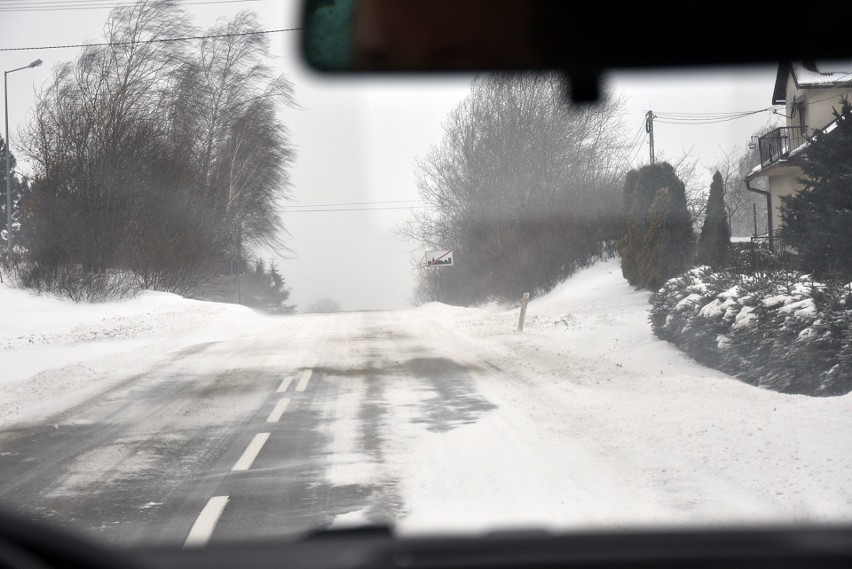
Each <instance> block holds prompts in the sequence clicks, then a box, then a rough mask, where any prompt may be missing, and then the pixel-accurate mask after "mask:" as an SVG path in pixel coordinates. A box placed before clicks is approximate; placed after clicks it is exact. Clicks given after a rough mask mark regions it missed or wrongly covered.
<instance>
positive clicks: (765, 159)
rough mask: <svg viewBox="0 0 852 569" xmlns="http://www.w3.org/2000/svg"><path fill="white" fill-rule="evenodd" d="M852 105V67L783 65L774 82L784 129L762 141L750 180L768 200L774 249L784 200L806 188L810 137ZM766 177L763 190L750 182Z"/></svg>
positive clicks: (850, 64)
mask: <svg viewBox="0 0 852 569" xmlns="http://www.w3.org/2000/svg"><path fill="white" fill-rule="evenodd" d="M844 95H846V96H849V97H850V100H852V62H850V61H842V62H825V63H823V62H798V63H782V64H780V65H779V66H778V73H777V75H776V77H775V90H774V91H773V93H772V104H773V105H784V106H785V113H784V115H785V116H786V124H785V126H782V127H779V128H776V129H775V130H773V131H770V132H769V133H767V134H765V135H764V136H761V137H759V138H758V148H759V150H760V166H758V167H756V168H755V169H754V170H752V172H751V173H749V175H748V176H746V179H745V182H746V187H747V188H748V189H749V190H751V191H753V192H756V193H760V194H763V195H764V196H766V202H767V204H766V205H767V211H768V212H769V213H770V215H768V216H767V219H768V225H769V227H768V234H767V236H768V237H769V240H770V246H771V245H772V241H773V237H774V234H775V232H777V231H778V229H780V228H781V209H780V208H781V205H782V202H781V197H782V196H788V195H791V194H794V193H796V192H798V191H799V190H801V189H802V184H801V182H799V178H801V177H802V176H803V172H802V169H801V164H802V161H803V160H805V159H806V156H807V147H808V138H809V137H811V136H813V135H814V134H816V133H818V132H820V131H826V130H831V125H832V123H833V122H834V114H833V110H834V109H837V110H840V101H841V98H842V97H843V96H844ZM761 176H763V177H765V178H766V183H765V184H763V187H764V188H766V189H765V190H764V189H758V188H756V187H754V186H753V185H751V182H752V181H753V180H754V179H755V178H758V177H761Z"/></svg>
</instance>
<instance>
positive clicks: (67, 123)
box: [27, 0, 293, 293]
mask: <svg viewBox="0 0 852 569" xmlns="http://www.w3.org/2000/svg"><path fill="white" fill-rule="evenodd" d="M259 28H260V26H259V24H258V23H257V21H256V19H255V18H254V16H253V15H251V14H249V13H247V12H242V13H240V14H238V15H237V16H236V17H235V18H234V19H232V20H230V21H220V22H218V23H217V24H216V25H215V26H214V27H213V28H211V29H210V30H208V32H209V33H208V34H204V35H205V36H210V37H206V38H205V39H204V40H202V41H201V42H200V43H192V44H189V43H187V42H183V41H176V42H161V41H157V42H152V41H149V40H151V39H158V40H162V39H169V38H177V37H182V36H186V35H188V34H189V33H190V32H192V31H194V30H192V28H191V27H190V26H189V23H188V18H187V16H186V13H185V12H184V11H183V9H182V8H181V7H180V4H179V3H178V2H176V1H174V0H139V1H138V2H136V3H135V4H132V5H121V6H119V7H117V8H115V9H114V10H113V11H112V12H111V13H110V16H109V18H108V21H107V24H106V26H105V32H104V33H105V39H106V43H105V45H97V46H90V47H86V48H84V49H83V51H82V53H81V55H80V56H79V57H78V58H77V60H76V61H75V62H73V63H66V64H63V65H60V66H59V67H57V68H56V70H55V72H54V77H53V81H52V82H51V83H50V84H49V85H48V86H47V87H46V88H45V89H44V90H42V92H41V93H40V95H39V98H38V102H37V106H36V112H35V117H34V120H33V122H32V124H31V126H30V129H29V133H28V137H27V141H28V148H27V150H28V154H29V156H30V158H31V159H32V160H33V163H34V164H35V165H36V167H35V170H36V179H35V183H34V186H33V191H32V198H31V199H30V200H29V203H28V204H27V206H28V212H29V213H30V214H31V215H32V225H33V234H34V237H33V238H32V239H31V240H30V243H31V246H30V250H29V255H30V257H31V258H32V259H33V260H34V261H36V262H37V263H38V264H40V265H43V266H45V267H61V266H69V267H81V268H82V270H84V271H88V272H91V273H99V272H113V273H115V272H116V271H120V272H122V274H126V275H130V278H132V279H134V281H135V282H136V283H137V284H138V285H139V286H141V287H144V288H157V289H161V290H171V291H175V292H180V293H186V292H188V291H189V290H191V289H192V288H193V287H195V286H197V285H198V284H199V283H200V282H202V281H203V280H204V279H207V278H209V277H210V276H212V275H215V274H216V273H217V271H218V268H219V266H220V265H222V264H223V262H224V261H225V260H226V259H227V258H228V257H233V256H239V257H245V254H244V248H245V247H247V246H250V245H251V244H254V243H270V242H275V241H280V240H281V239H283V237H284V236H285V235H286V233H285V230H284V227H283V225H282V222H281V217H280V216H279V215H278V212H277V209H278V208H277V205H278V203H279V202H280V200H283V199H286V198H287V196H288V188H289V169H290V166H291V165H292V159H293V148H292V145H291V144H290V140H289V133H288V132H287V129H286V127H285V126H284V125H283V124H282V123H281V121H280V120H279V118H278V116H277V111H278V109H279V108H280V105H282V104H293V99H292V88H291V85H290V84H289V82H287V80H286V79H285V78H284V77H273V76H272V75H271V73H270V71H269V68H268V67H267V66H265V65H264V63H263V60H264V58H265V57H266V56H267V55H268V52H267V41H268V40H267V39H266V36H264V35H263V34H256V33H253V32H256V31H258V29H259ZM75 270H76V269H75ZM46 274H50V273H49V271H48V273H46Z"/></svg>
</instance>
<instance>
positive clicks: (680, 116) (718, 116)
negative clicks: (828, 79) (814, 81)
mask: <svg viewBox="0 0 852 569" xmlns="http://www.w3.org/2000/svg"><path fill="white" fill-rule="evenodd" d="M777 108H778V105H775V106H772V107H766V108H763V109H756V110H753V111H736V112H727V113H724V112H723V113H655V115H656V116H655V118H656V119H657V120H658V121H659V122H661V123H663V124H719V123H724V122H729V121H734V120H737V119H741V118H745V117H749V116H752V115H756V114H758V113H765V112H768V111H773V110H775V109H777Z"/></svg>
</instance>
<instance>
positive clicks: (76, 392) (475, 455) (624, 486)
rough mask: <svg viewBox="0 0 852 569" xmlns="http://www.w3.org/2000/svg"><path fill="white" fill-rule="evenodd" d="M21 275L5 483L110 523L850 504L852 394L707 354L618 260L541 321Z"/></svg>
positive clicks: (178, 528) (219, 526)
mask: <svg viewBox="0 0 852 569" xmlns="http://www.w3.org/2000/svg"><path fill="white" fill-rule="evenodd" d="M22 295H23V293H20V292H17V291H10V290H4V289H0V297H2V298H4V299H8V298H11V297H14V298H15V300H16V303H15V305H16V306H17V307H18V312H16V313H14V314H13V316H14V317H15V318H16V320H17V323H15V322H13V321H12V320H4V321H3V322H0V334H2V336H0V355H2V357H3V361H4V362H7V364H6V366H5V369H4V375H3V377H2V379H0V480H2V482H0V504H5V505H11V506H13V507H16V508H18V509H21V510H24V511H26V512H29V513H30V514H32V515H34V516H36V517H39V518H47V519H50V520H52V521H55V522H57V523H61V524H63V525H66V526H68V527H72V528H75V529H78V530H81V531H84V532H94V533H95V534H97V535H98V536H100V537H102V538H103V539H106V540H107V541H111V542H117V543H140V542H141V543H149V542H150V543H170V544H183V543H184V542H186V541H187V540H188V541H189V543H194V544H200V543H204V542H205V541H206V540H207V539H212V540H217V541H220V540H228V539H243V538H248V537H276V536H281V535H288V534H292V533H294V532H300V531H303V530H306V529H309V528H311V527H323V526H344V525H348V524H359V523H364V522H385V521H390V522H392V523H394V524H395V525H396V526H397V527H398V529H399V531H401V532H407V533H418V532H447V531H453V532H456V531H464V532H479V531H483V530H488V529H507V528H517V527H530V526H534V527H536V528H550V529H577V528H587V527H592V528H603V527H632V526H635V525H637V524H639V525H648V524H653V525H670V524H677V525H683V524H697V525H706V524H720V523H721V524H725V523H755V522H780V523H785V522H800V521H814V522H822V521H850V520H852V437H850V435H849V433H850V432H852V396H844V397H838V398H824V399H816V398H808V397H804V396H791V395H783V394H779V393H776V392H772V391H766V390H761V389H757V388H754V387H751V386H748V385H746V384H743V383H741V382H739V381H737V380H736V379H733V378H731V377H729V376H727V375H725V374H722V373H719V372H715V371H713V370H709V369H707V368H704V367H702V366H699V365H697V364H695V363H694V362H692V361H691V360H689V359H688V358H686V357H685V356H683V355H682V354H681V353H680V352H679V351H678V350H676V349H675V348H673V347H672V346H670V345H668V344H666V343H664V342H660V341H657V340H656V339H654V338H653V336H652V334H651V332H650V327H649V325H648V323H647V310H648V303H647V293H644V292H636V291H633V290H632V289H630V287H629V286H627V284H626V283H624V281H623V280H622V279H621V275H620V270H619V268H618V264H617V261H611V262H608V263H600V264H598V265H596V266H594V267H592V268H591V269H588V270H586V271H583V272H582V273H580V274H578V275H577V276H576V277H574V278H573V279H571V280H569V281H567V282H566V283H564V284H563V285H561V286H560V287H558V288H557V289H556V290H554V291H553V292H551V293H550V294H549V295H547V296H546V297H544V298H541V299H538V300H536V301H534V302H532V303H531V304H530V307H529V311H528V321H527V325H526V330H525V332H524V333H523V334H518V333H515V332H514V328H515V325H516V319H517V310H515V309H501V308H499V307H489V308H485V309H464V308H455V307H448V306H444V305H440V304H429V305H425V306H422V307H419V308H416V309H409V310H400V311H388V312H354V313H343V314H335V315H300V316H289V317H269V316H263V315H260V314H256V313H254V312H252V311H249V310H247V309H244V308H242V307H234V306H223V305H213V304H209V303H201V302H193V301H187V300H183V299H179V298H177V297H173V296H171V295H162V294H153V295H145V296H143V297H142V298H140V299H136V300H134V301H131V302H129V303H120V304H111V305H102V306H99V307H95V308H92V307H79V306H70V305H67V304H66V303H61V302H59V301H53V300H49V299H42V298H32V297H28V296H22ZM50 315H52V317H51V316H50Z"/></svg>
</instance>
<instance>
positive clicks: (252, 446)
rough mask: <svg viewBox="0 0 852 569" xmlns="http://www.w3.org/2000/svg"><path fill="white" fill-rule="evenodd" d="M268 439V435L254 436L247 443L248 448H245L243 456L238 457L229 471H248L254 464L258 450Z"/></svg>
mask: <svg viewBox="0 0 852 569" xmlns="http://www.w3.org/2000/svg"><path fill="white" fill-rule="evenodd" d="M268 438H269V433H258V434H256V435H255V436H254V438H253V439H252V440H251V442H250V443H249V446H248V447H246V451H245V452H244V453H243V456H241V457H240V459H239V460H238V461H237V463H236V464H235V465H234V467H233V468H232V469H231V470H232V471H237V470H248V469H249V468H251V464H252V463H253V462H254V459H255V458H257V455H258V453H260V449H262V448H263V445H264V444H266V440H267V439H268Z"/></svg>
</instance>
